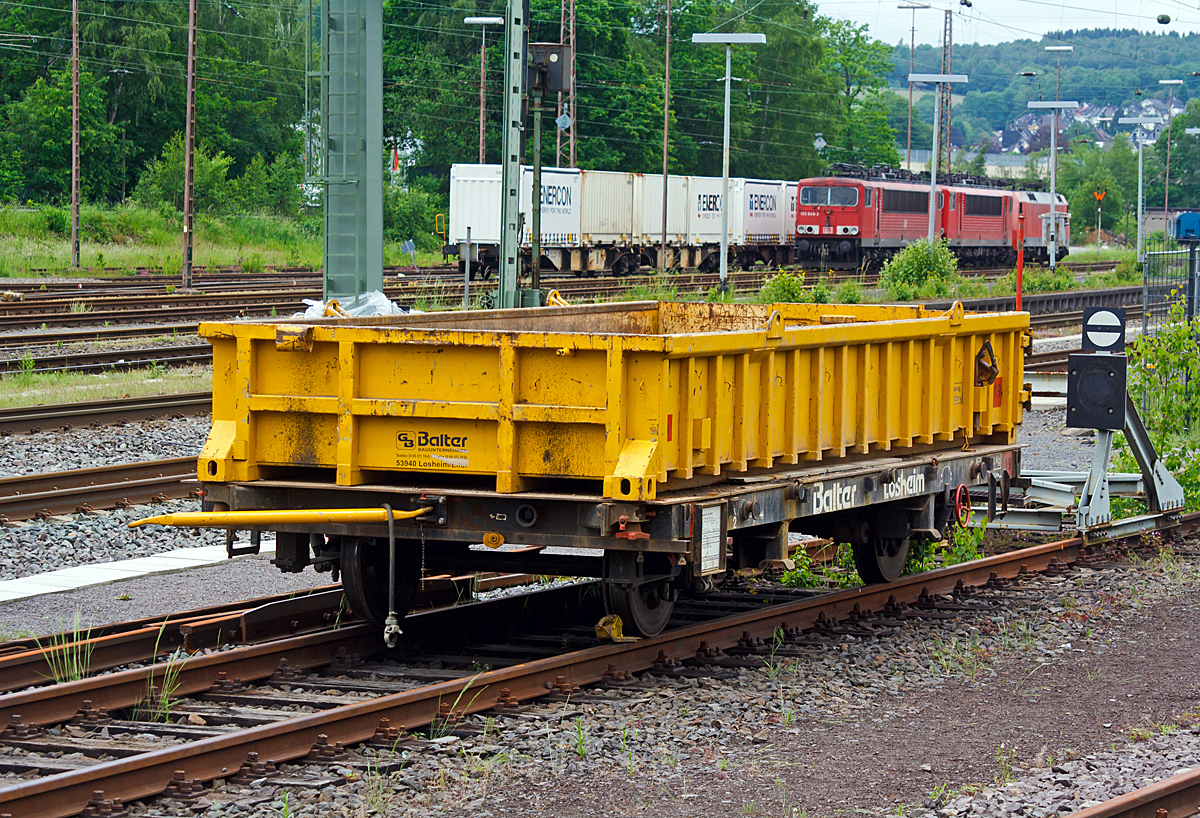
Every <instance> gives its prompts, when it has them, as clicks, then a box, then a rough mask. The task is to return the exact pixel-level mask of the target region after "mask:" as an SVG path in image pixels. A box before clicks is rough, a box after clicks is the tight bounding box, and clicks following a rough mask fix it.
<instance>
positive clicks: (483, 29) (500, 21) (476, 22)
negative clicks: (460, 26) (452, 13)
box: [463, 17, 504, 165]
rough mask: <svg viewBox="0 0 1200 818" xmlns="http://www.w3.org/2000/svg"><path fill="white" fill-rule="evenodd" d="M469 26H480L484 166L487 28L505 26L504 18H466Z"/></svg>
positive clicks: (480, 161)
mask: <svg viewBox="0 0 1200 818" xmlns="http://www.w3.org/2000/svg"><path fill="white" fill-rule="evenodd" d="M463 22H464V23H466V24H467V25H469V26H479V33H480V38H479V164H481V165H482V164H483V152H484V145H485V137H486V133H487V102H486V91H485V90H484V83H485V82H486V81H487V27H488V26H502V25H504V18H503V17H464V18H463Z"/></svg>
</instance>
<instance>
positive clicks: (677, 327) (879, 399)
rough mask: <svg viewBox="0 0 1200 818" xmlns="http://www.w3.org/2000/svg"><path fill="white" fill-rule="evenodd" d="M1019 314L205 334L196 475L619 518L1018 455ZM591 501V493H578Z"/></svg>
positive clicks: (702, 315) (655, 319)
mask: <svg viewBox="0 0 1200 818" xmlns="http://www.w3.org/2000/svg"><path fill="white" fill-rule="evenodd" d="M1027 328H1028V316H1027V315H1026V314H1024V313H998V314H997V313H987V314H979V315H970V314H965V313H964V312H963V310H962V309H961V307H956V308H955V309H952V310H950V311H948V312H929V311H927V310H924V309H923V308H921V307H892V306H864V305H814V304H775V305H770V306H759V305H747V304H693V303H659V302H643V303H631V304H602V305H592V306H581V307H565V308H549V309H544V310H537V311H532V312H531V311H528V310H521V311H507V312H506V311H493V312H479V313H470V314H463V313H442V314H427V315H414V316H403V317H392V318H381V319H345V320H337V321H329V322H319V323H315V324H312V323H310V324H304V323H297V322H291V321H288V322H262V323H259V322H252V323H219V324H217V323H206V324H204V325H202V326H201V328H200V334H201V335H203V336H204V337H205V338H207V339H208V340H209V341H210V342H211V343H212V345H213V355H214V379H213V381H214V382H213V419H214V422H213V430H212V434H211V436H210V437H209V440H208V443H207V445H206V446H205V447H204V450H203V453H202V455H201V457H200V464H199V468H200V478H201V479H202V480H216V481H244V480H255V479H258V478H260V477H263V476H265V475H280V474H286V473H287V471H288V470H289V469H292V470H294V469H299V468H303V469H316V470H319V471H318V472H315V473H314V474H315V475H316V479H324V480H328V481H330V482H334V483H336V484H337V485H341V486H354V485H360V484H363V483H379V482H385V483H386V482H389V481H390V480H391V479H392V478H390V477H389V476H388V474H389V473H395V472H405V473H423V472H432V473H436V474H438V475H440V476H442V477H449V476H477V477H486V478H489V479H492V478H494V480H495V483H494V488H495V490H496V491H498V492H501V493H512V492H521V491H527V490H531V489H537V488H545V487H547V486H556V487H558V488H560V489H562V488H564V487H565V483H564V482H563V481H567V480H570V481H595V483H596V485H597V486H598V487H599V490H600V492H601V493H602V494H603V495H604V496H605V497H608V498H611V499H614V500H632V501H637V500H653V499H655V498H656V497H657V495H658V493H659V492H662V491H668V492H669V491H673V490H676V489H682V488H687V487H691V486H697V485H703V484H706V483H712V482H714V481H719V480H721V479H723V478H725V477H727V476H729V475H731V474H737V475H744V474H751V473H763V472H769V471H770V470H773V469H776V470H777V469H780V468H787V467H794V466H796V465H799V464H802V463H805V462H810V461H825V460H829V459H832V458H837V459H842V458H849V459H854V458H859V459H861V458H865V457H871V456H873V455H879V454H896V453H902V452H923V451H930V450H933V449H937V448H947V447H952V446H959V447H961V446H962V445H964V444H965V443H968V442H980V441H984V442H992V443H997V442H1000V443H1008V442H1011V441H1012V440H1013V435H1014V431H1015V429H1016V426H1017V424H1019V423H1020V421H1021V402H1022V400H1023V399H1025V398H1026V397H1027V396H1024V395H1023V394H1022V376H1023V355H1022V352H1023V345H1024V344H1026V343H1027V334H1026V330H1027ZM579 490H583V491H589V490H593V489H591V487H590V486H588V485H586V484H584V483H581V484H580V486H579Z"/></svg>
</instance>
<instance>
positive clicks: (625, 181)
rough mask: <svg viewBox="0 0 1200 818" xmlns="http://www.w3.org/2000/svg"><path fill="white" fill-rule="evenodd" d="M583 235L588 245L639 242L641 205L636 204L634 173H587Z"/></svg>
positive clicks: (591, 171) (581, 223)
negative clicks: (636, 236)
mask: <svg viewBox="0 0 1200 818" xmlns="http://www.w3.org/2000/svg"><path fill="white" fill-rule="evenodd" d="M582 174H583V213H582V218H581V220H580V232H581V233H582V235H583V243H584V244H585V245H587V246H589V247H590V246H595V245H601V246H603V245H612V244H628V243H630V242H633V241H634V240H635V234H636V233H637V232H638V230H637V228H638V226H639V220H640V212H638V211H640V209H641V203H640V202H637V203H636V205H635V201H634V199H635V197H634V176H635V175H634V174H632V173H619V172H616V171H608V170H585V171H582Z"/></svg>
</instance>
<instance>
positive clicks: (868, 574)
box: [854, 537, 912, 585]
mask: <svg viewBox="0 0 1200 818" xmlns="http://www.w3.org/2000/svg"><path fill="white" fill-rule="evenodd" d="M911 544H912V540H909V539H903V540H902V539H900V538H899V537H871V538H870V539H868V540H867V541H866V542H865V543H855V544H854V565H855V566H856V567H857V568H858V575H859V576H860V577H862V581H863V582H865V583H866V584H867V585H874V584H876V583H879V582H893V581H895V580H896V579H898V578H899V577H900V575H901V574H902V573H904V563H905V561H906V560H907V559H908V549H909V546H910V545H911Z"/></svg>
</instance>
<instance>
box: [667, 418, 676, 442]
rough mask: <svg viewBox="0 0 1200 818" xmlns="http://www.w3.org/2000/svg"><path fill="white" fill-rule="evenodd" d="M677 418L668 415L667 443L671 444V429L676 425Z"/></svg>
mask: <svg viewBox="0 0 1200 818" xmlns="http://www.w3.org/2000/svg"><path fill="white" fill-rule="evenodd" d="M674 422H675V416H674V415H667V442H668V443H670V442H671V427H672V426H673V425H674Z"/></svg>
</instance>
